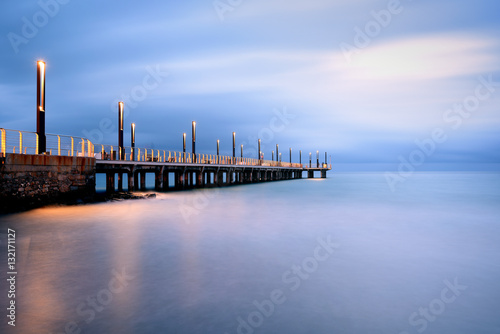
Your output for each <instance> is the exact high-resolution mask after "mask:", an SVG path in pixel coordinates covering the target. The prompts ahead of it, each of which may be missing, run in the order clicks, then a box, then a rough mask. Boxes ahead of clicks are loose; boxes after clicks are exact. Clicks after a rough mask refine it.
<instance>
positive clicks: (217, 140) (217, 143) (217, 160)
mask: <svg viewBox="0 0 500 334" xmlns="http://www.w3.org/2000/svg"><path fill="white" fill-rule="evenodd" d="M218 163H219V139H217V164H218Z"/></svg>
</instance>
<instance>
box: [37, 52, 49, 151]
mask: <svg viewBox="0 0 500 334" xmlns="http://www.w3.org/2000/svg"><path fill="white" fill-rule="evenodd" d="M36 133H37V134H38V152H36V153H37V154H42V153H45V151H46V150H47V140H46V137H45V62H43V61H41V60H39V61H37V71H36Z"/></svg>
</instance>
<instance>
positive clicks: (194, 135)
mask: <svg viewBox="0 0 500 334" xmlns="http://www.w3.org/2000/svg"><path fill="white" fill-rule="evenodd" d="M191 133H192V137H193V162H196V147H195V146H196V122H195V121H193V122H192V123H191Z"/></svg>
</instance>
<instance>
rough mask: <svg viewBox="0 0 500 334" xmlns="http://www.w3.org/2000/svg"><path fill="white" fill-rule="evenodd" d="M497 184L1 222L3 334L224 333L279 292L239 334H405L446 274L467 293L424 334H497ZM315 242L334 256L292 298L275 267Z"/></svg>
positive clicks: (336, 181) (421, 177) (364, 190)
mask: <svg viewBox="0 0 500 334" xmlns="http://www.w3.org/2000/svg"><path fill="white" fill-rule="evenodd" d="M499 185H500V176H499V175H498V174H444V173H436V174H423V173H422V174H416V175H413V176H412V177H411V178H410V179H408V181H406V182H405V183H404V184H402V185H401V186H400V187H399V188H398V190H397V191H396V192H395V193H392V192H391V191H390V190H389V187H388V186H387V185H386V184H385V180H384V177H383V174H369V173H359V174H332V175H331V176H330V178H329V179H327V180H321V181H312V180H294V181H286V182H275V183H266V184H259V185H246V186H237V187H231V188H223V189H207V190H197V191H190V192H180V193H168V194H159V195H158V197H157V198H156V199H151V200H138V201H123V202H113V203H103V204H95V205H85V206H73V207H49V208H42V209H38V210H33V211H30V212H26V213H21V214H15V215H9V216H4V217H1V218H0V226H1V233H2V240H5V232H6V228H7V227H11V228H12V227H14V228H15V229H16V230H17V242H16V246H17V261H18V271H19V275H18V282H17V284H18V285H17V289H18V294H17V296H16V300H17V303H18V310H17V311H18V319H17V326H16V331H15V332H16V333H51V332H52V333H54V334H55V333H64V332H65V326H68V328H69V329H70V330H71V329H75V330H78V329H79V330H81V333H225V332H227V333H237V332H238V331H237V329H238V328H237V327H238V318H239V317H241V319H244V320H245V321H247V322H248V321H249V320H248V316H249V315H250V314H252V312H254V313H255V312H256V311H258V309H257V307H256V306H255V305H254V304H253V303H254V301H255V302H257V303H258V304H259V303H262V301H264V300H269V299H270V298H271V297H270V295H271V293H272V291H274V290H276V289H279V290H281V291H283V294H284V298H285V301H284V302H283V303H282V304H279V305H275V307H274V310H273V312H272V314H271V315H270V316H269V317H267V316H263V317H262V318H263V320H262V321H261V322H262V324H259V326H256V328H254V327H248V328H250V329H251V330H252V331H254V332H255V333H368V332H369V333H396V334H398V333H400V332H401V331H407V332H408V333H417V330H418V329H420V328H421V327H420V326H412V325H411V324H410V323H409V321H408V318H409V316H410V315H411V314H412V313H413V312H418V310H419V308H421V307H429V303H431V302H432V301H433V300H435V299H436V298H440V293H441V291H442V289H443V288H444V287H445V285H444V283H443V281H444V280H450V281H453V279H455V278H458V282H460V284H463V285H466V286H467V289H466V290H465V291H463V293H462V294H461V295H460V296H458V297H457V298H456V301H454V302H453V303H451V304H446V305H445V306H446V309H445V310H444V311H443V312H442V313H440V314H439V315H438V316H436V318H435V320H433V321H427V328H426V330H425V331H426V333H454V334H455V333H494V332H498V331H500V321H499V320H498V309H500V289H499V288H498V280H499V278H500V265H499V262H498V259H499V258H500V257H499V255H500V242H499V241H500V233H499V232H500V226H499V220H498V218H499V217H500V206H499V205H498V204H500V191H499V189H500V188H499ZM328 236H331V238H332V240H334V241H335V242H336V243H338V244H339V245H340V246H339V248H338V249H337V250H335V252H334V253H333V254H332V255H331V256H330V257H329V258H328V259H327V260H325V261H318V262H317V263H318V265H317V268H315V269H314V270H312V272H311V273H309V274H308V277H307V278H300V275H298V274H289V276H288V277H294V278H295V279H296V280H295V282H297V279H298V281H299V283H300V285H299V286H298V288H297V289H296V290H292V287H295V286H294V284H293V283H291V282H290V281H286V280H283V275H284V273H286V272H289V271H290V270H291V267H292V266H293V265H299V266H300V265H302V264H303V263H304V261H305V259H307V258H308V257H312V256H313V254H314V250H315V248H316V247H317V246H318V238H326V237H328ZM1 261H2V262H1V263H6V256H5V254H4V253H2V259H1ZM5 273H6V271H5V270H2V271H1V272H0V279H1V282H2V283H1V284H2V287H3V286H4V285H3V284H5ZM117 273H121V275H118V276H120V277H121V280H118V281H117ZM111 290H114V292H112V291H111ZM2 291H6V290H5V289H2ZM5 301H6V298H3V297H2V298H1V300H0V303H5ZM92 301H93V302H94V304H92ZM4 305H6V304H1V306H2V308H3V306H4ZM3 309H5V308H3ZM419 318H420V319H421V318H422V317H419ZM255 319H257V320H258V318H255ZM255 319H254V320H255ZM73 327H74V328H73ZM1 328H2V329H3V328H6V330H5V331H2V332H8V333H10V332H13V331H12V329H11V328H8V327H7V326H6V325H5V323H2V327H1ZM67 332H70V331H67ZM240 332H241V333H246V332H250V331H248V330H247V331H245V329H243V328H240Z"/></svg>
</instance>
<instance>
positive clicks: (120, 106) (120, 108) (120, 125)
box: [118, 102, 125, 160]
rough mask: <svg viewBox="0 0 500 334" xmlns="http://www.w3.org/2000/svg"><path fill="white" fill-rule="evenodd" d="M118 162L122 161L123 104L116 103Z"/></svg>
mask: <svg viewBox="0 0 500 334" xmlns="http://www.w3.org/2000/svg"><path fill="white" fill-rule="evenodd" d="M118 147H119V152H118V160H123V157H124V153H125V151H124V149H123V102H118Z"/></svg>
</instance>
